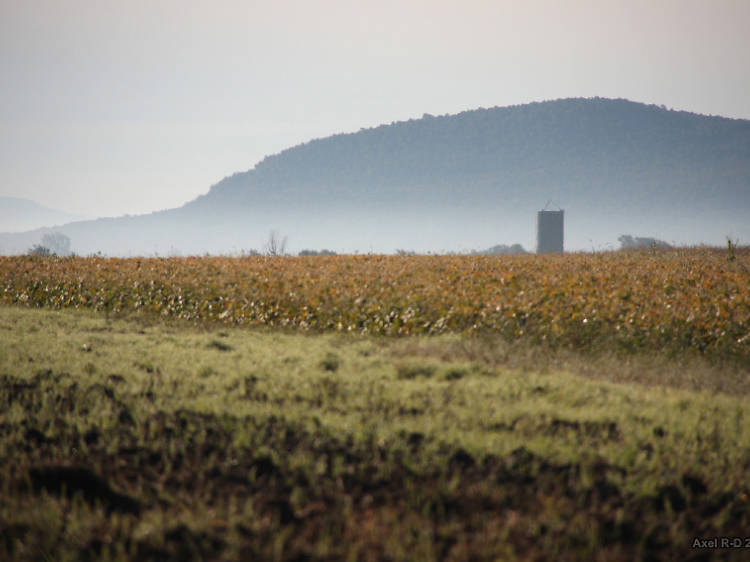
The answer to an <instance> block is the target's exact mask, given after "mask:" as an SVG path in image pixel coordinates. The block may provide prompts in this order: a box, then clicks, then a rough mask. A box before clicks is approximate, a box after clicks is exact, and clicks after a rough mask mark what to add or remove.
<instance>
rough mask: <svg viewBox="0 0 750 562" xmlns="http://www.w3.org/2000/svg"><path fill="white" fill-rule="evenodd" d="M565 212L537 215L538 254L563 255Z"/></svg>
mask: <svg viewBox="0 0 750 562" xmlns="http://www.w3.org/2000/svg"><path fill="white" fill-rule="evenodd" d="M564 216H565V211H563V210H562V209H560V210H559V211H539V212H538V213H537V214H536V253H537V254H548V253H554V252H557V253H562V252H563V232H564Z"/></svg>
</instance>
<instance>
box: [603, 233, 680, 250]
mask: <svg viewBox="0 0 750 562" xmlns="http://www.w3.org/2000/svg"><path fill="white" fill-rule="evenodd" d="M617 241H618V242H619V243H620V249H621V250H643V249H649V248H660V249H666V248H671V247H672V246H671V245H670V244H667V243H666V242H664V241H663V240H659V239H657V238H649V237H641V236H635V237H633V236H631V235H630V234H623V235H622V236H620V237H619V238H618V239H617Z"/></svg>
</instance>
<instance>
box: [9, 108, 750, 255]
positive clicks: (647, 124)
mask: <svg viewBox="0 0 750 562" xmlns="http://www.w3.org/2000/svg"><path fill="white" fill-rule="evenodd" d="M547 204H550V205H551V206H552V207H553V208H557V207H560V208H563V209H565V211H566V232H565V248H566V250H607V249H615V248H617V247H618V242H617V240H618V237H619V236H620V235H623V234H630V235H636V236H647V237H653V238H656V239H660V240H664V241H666V242H668V243H671V244H679V245H697V244H714V245H721V244H724V243H725V242H726V238H727V237H730V238H731V239H733V240H740V241H747V240H750V221H748V220H747V217H748V216H750V121H747V120H739V119H727V118H721V117H709V116H703V115H697V114H693V113H688V112H678V111H672V110H667V109H666V108H663V107H658V106H654V105H645V104H640V103H635V102H630V101H627V100H610V99H604V98H592V99H583V98H575V99H565V100H557V101H550V102H544V103H533V104H526V105H520V106H511V107H504V108H499V107H496V108H490V109H483V108H482V109H476V110H472V111H465V112H462V113H459V114H456V115H443V116H433V115H428V114H425V115H423V116H422V118H420V119H412V120H408V121H402V122H398V123H391V124H390V125H382V126H379V127H374V128H368V129H362V130H360V131H359V132H357V133H350V134H340V135H333V136H330V137H326V138H323V139H316V140H312V141H310V142H307V143H303V144H301V145H298V146H295V147H292V148H289V149H286V150H284V151H282V152H280V153H278V154H275V155H272V156H269V157H267V158H265V159H263V160H262V161H261V162H259V163H258V164H257V165H256V166H255V167H254V168H252V169H251V170H248V171H246V172H240V173H236V174H234V175H232V176H229V177H226V178H224V179H223V180H221V181H219V182H218V183H216V184H214V185H213V186H212V187H211V189H210V190H209V191H208V193H206V194H205V195H202V196H200V197H198V198H196V199H195V200H193V201H191V202H189V203H187V204H185V205H183V206H182V207H179V208H176V209H172V210H168V211H161V212H157V213H152V214H149V215H140V216H133V217H121V218H111V219H100V220H96V221H85V222H77V223H72V224H68V225H65V226H62V227H59V228H55V229H47V230H38V231H34V232H29V233H22V234H11V235H2V236H0V245H2V247H3V248H4V251H5V252H8V253H19V252H24V251H26V250H27V249H28V248H30V247H31V246H32V245H34V244H36V243H39V241H40V239H41V237H42V236H43V235H44V234H45V233H49V232H60V233H63V234H64V235H66V236H68V237H69V238H70V239H71V249H72V251H74V252H77V253H79V254H89V253H96V252H102V253H104V254H107V255H151V254H160V255H178V254H202V253H214V254H215V253H222V254H227V253H234V254H237V253H241V252H243V251H250V250H258V251H262V250H263V246H264V244H265V243H266V241H267V239H268V237H269V233H271V232H276V233H277V235H278V237H279V238H280V239H283V238H284V237H286V238H287V239H288V248H287V249H288V250H289V251H292V252H298V251H300V250H302V249H322V248H327V249H331V250H334V251H336V252H347V253H353V252H360V253H371V252H372V253H381V252H386V253H391V252H394V251H397V250H399V249H401V250H408V251H418V252H467V251H472V250H483V249H486V248H489V247H491V246H494V245H496V244H505V245H510V244H514V243H520V244H521V245H523V246H524V247H525V248H526V249H527V250H533V249H534V248H535V227H536V224H535V221H536V211H538V210H539V209H540V208H542V207H543V206H545V205H547Z"/></svg>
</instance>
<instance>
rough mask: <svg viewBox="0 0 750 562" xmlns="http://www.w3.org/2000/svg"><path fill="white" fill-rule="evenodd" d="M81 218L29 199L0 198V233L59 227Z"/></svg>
mask: <svg viewBox="0 0 750 562" xmlns="http://www.w3.org/2000/svg"><path fill="white" fill-rule="evenodd" d="M81 218H83V217H81V216H78V215H72V214H70V213H65V212H63V211H58V210H57V209H50V208H49V207H45V206H44V205H40V204H39V203H35V202H34V201H30V200H29V199H22V198H20V197H2V196H0V232H21V231H24V230H31V229H33V228H40V227H44V226H54V225H61V224H65V223H68V222H71V221H75V220H80V219H81Z"/></svg>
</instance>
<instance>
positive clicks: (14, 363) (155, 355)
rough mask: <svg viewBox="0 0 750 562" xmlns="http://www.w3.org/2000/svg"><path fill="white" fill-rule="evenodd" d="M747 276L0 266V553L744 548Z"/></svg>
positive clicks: (475, 267) (596, 258) (340, 263)
mask: <svg viewBox="0 0 750 562" xmlns="http://www.w3.org/2000/svg"><path fill="white" fill-rule="evenodd" d="M728 258H733V259H728ZM749 266H750V252H748V251H747V250H746V249H745V250H742V249H738V250H737V251H736V254H734V255H728V254H727V252H726V251H724V252H722V251H719V250H707V249H696V250H680V251H670V252H661V251H646V252H633V253H608V254H580V255H570V256H545V257H539V256H519V257H512V258H511V257H478V256H393V257H386V256H332V257H311V258H283V257H282V258H207V257H206V258H177V259H175V258H170V259H156V258H154V259H122V260H121V259H103V258H34V257H18V258H0V301H1V303H0V500H1V501H0V560H55V561H57V560H61V561H64V560H240V559H241V560H303V559H305V560H306V559H321V560H322V559H326V560H331V559H336V560H468V559H474V560H498V559H499V560H618V561H619V560H623V561H624V560H661V559H672V560H711V559H721V560H746V559H747V558H748V556H749V555H750V542H748V541H749V540H750V500H749V499H748V494H749V493H750V400H748V396H750V274H749V273H748V267H749ZM722 539H727V541H728V542H725V543H721V542H719V541H721V540H722ZM714 540H716V541H717V542H716V544H714V543H713V542H711V541H714ZM738 541H739V542H738Z"/></svg>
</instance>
